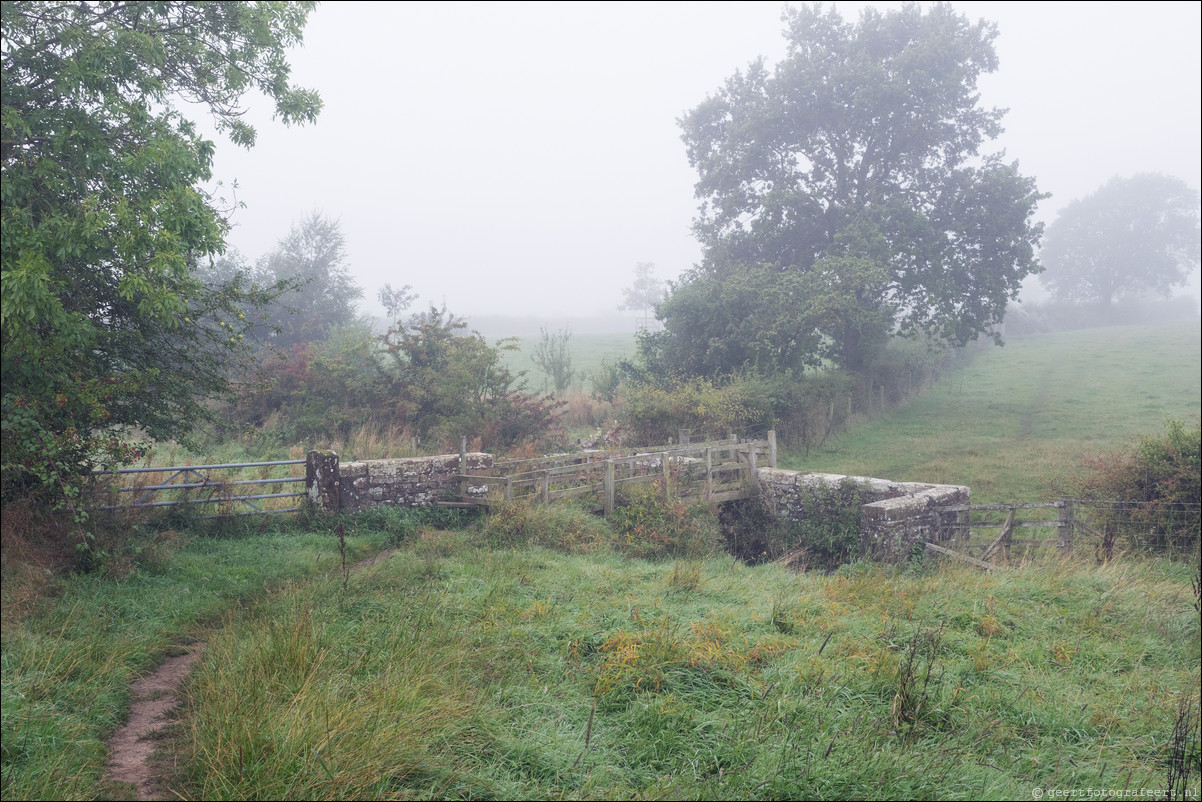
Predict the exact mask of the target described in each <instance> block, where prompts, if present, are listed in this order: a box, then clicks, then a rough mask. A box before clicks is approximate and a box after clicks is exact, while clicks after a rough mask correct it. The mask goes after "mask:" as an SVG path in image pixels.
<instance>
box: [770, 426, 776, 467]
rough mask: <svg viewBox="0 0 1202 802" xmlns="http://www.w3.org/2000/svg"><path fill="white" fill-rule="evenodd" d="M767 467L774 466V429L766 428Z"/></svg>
mask: <svg viewBox="0 0 1202 802" xmlns="http://www.w3.org/2000/svg"><path fill="white" fill-rule="evenodd" d="M768 467H769V468H775V467H776V429H769V430H768Z"/></svg>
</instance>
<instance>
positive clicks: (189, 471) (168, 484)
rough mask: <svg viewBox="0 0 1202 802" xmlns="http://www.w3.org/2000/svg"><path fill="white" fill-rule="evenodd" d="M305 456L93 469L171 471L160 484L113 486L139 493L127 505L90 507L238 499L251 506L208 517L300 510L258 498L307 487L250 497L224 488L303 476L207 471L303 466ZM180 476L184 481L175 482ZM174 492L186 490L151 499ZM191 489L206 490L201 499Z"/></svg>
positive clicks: (106, 507)
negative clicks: (221, 475)
mask: <svg viewBox="0 0 1202 802" xmlns="http://www.w3.org/2000/svg"><path fill="white" fill-rule="evenodd" d="M304 464H305V460H303V459H290V460H277V461H273V462H234V463H225V464H219V465H174V466H170V467H164V468H118V469H117V470H112V471H93V472H92V475H93V476H97V477H100V476H114V475H119V474H144V473H166V474H170V476H168V477H167V478H166V479H163V480H162V481H161V482H160V483H159V484H154V485H140V486H139V485H135V486H133V487H110V488H108V491H107V492H109V493H138V492H140V493H141V495H139V496H138V497H137V498H136V499H134V500H133V501H131V502H127V503H124V504H106V505H102V506H99V507H90V508H89V509H90V510H95V511H99V510H124V509H132V508H141V507H172V506H179V505H183V504H221V503H232V502H238V503H240V504H245V505H246V506H248V507H251V509H250V510H243V511H241V512H226V513H217V514H214V515H206V516H204V517H205V518H223V517H226V516H230V515H264V514H273V513H281V512H297V511H298V510H300V509H301V508H300V507H299V506H296V507H288V508H286V509H264V508H263V507H262V506H260V505H259V504H256V503H255V502H256V501H262V500H264V499H272V498H302V497H304V495H305V491H304V490H300V491H294V492H289V493H258V494H254V495H247V496H236V495H232V494H231V493H228V492H220V491H225V490H227V489H229V488H232V487H234V486H235V485H287V484H295V483H297V482H301V483H303V482H304V481H305V477H304V476H288V477H279V478H264V479H232V480H221V479H213V478H212V477H210V476H209V475H207V474H206V473H205V471H216V470H239V469H243V468H267V467H274V466H278V465H304ZM177 479H179V480H181V481H178V482H177V481H176V480H177ZM172 491H184V497H183V498H171V499H167V500H162V501H151V500H150V499H151V498H152V497H154V496H155V495H156V494H158V493H163V494H164V495H167V494H170V493H171V492H172ZM191 491H195V492H197V493H202V494H204V493H207V494H206V495H204V496H203V497H200V498H189V497H188V494H189V493H190V492H191Z"/></svg>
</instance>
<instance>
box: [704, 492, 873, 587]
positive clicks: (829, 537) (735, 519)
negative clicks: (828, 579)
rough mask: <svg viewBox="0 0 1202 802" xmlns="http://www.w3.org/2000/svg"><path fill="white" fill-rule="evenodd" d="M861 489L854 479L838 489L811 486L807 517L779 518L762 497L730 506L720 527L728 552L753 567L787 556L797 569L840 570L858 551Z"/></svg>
mask: <svg viewBox="0 0 1202 802" xmlns="http://www.w3.org/2000/svg"><path fill="white" fill-rule="evenodd" d="M863 503H864V499H863V490H862V489H861V487H860V486H859V485H858V484H856V483H855V482H852V481H851V480H844V481H843V482H842V483H841V484H840V485H839V486H838V487H833V488H828V487H807V488H805V489H804V490H803V491H802V501H801V506H802V508H803V509H804V510H805V518H804V519H802V520H800V521H784V520H781V518H779V517H778V516H777V515H776V514H775V513H774V512H773V511H772V509H771V508H770V507H769V506H768V504H767V502H766V501H765V500H764V499H763V498H758V497H757V498H752V499H746V500H744V501H740V502H736V503H733V504H728V505H726V509H724V510H723V513H722V526H723V530H724V533H725V536H726V544H727V550H728V551H730V553H731V554H733V555H734V556H736V557H738V558H739V559H741V560H743V561H745V562H749V563H753V564H755V563H759V562H764V561H768V560H778V559H781V558H786V557H787V558H789V562H790V563H791V564H793V565H807V566H812V567H815V568H825V569H830V568H836V567H838V566H840V565H843V564H845V563H847V562H848V561H849V560H851V559H853V558H854V557H855V556H856V555H858V554H859V551H860V508H861V507H862V506H863Z"/></svg>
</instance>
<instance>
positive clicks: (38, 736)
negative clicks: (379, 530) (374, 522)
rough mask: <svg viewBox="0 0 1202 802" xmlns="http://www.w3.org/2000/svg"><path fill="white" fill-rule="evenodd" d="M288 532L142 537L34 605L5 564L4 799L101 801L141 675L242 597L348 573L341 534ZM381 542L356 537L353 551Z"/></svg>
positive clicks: (276, 526) (280, 526)
mask: <svg viewBox="0 0 1202 802" xmlns="http://www.w3.org/2000/svg"><path fill="white" fill-rule="evenodd" d="M259 524H260V521H255V523H254V524H247V525H245V526H258V525H259ZM287 528H293V529H294V525H293V524H291V523H290V522H289V521H288V520H287V519H278V520H273V521H271V522H270V523H269V524H268V528H267V529H266V530H265V531H264V532H262V533H259V534H250V532H253V531H254V530H248V529H245V528H241V527H233V528H227V529H226V530H225V531H224V532H219V533H218V534H216V535H214V536H206V537H201V536H196V535H181V534H180V533H178V532H173V531H167V532H163V533H160V534H158V535H149V536H146V537H143V538H138V539H137V540H136V541H131V542H130V543H128V544H126V550H125V551H124V552H123V553H122V554H120V555H115V556H114V557H113V558H112V560H111V561H110V564H109V571H107V572H105V573H92V574H85V575H79V574H76V575H69V576H65V577H62V578H60V579H58V580H57V581H55V582H54V583H53V586H52V587H51V588H49V591H50V592H48V593H45V595H43V596H42V597H41V598H40V599H37V600H34V601H30V600H28V599H24V598H20V597H18V596H17V594H18V593H19V592H20V590H21V589H22V588H23V587H27V586H28V577H24V576H22V575H21V571H22V570H23V569H24V567H22V566H18V565H13V564H10V563H9V561H8V560H6V561H5V565H4V639H3V648H2V650H0V664H2V666H3V672H2V674H3V678H2V680H0V684H2V686H3V699H4V705H3V754H2V765H3V795H4V798H5V799H61V798H89V797H91V796H92V795H93V794H94V793H95V792H96V783H97V782H98V781H99V780H100V778H101V776H102V773H103V767H104V763H105V760H106V747H105V742H106V740H107V738H108V736H109V735H110V734H111V733H112V732H113V731H114V730H115V729H116V728H117V727H118V726H119V725H120V724H121V723H123V722H124V720H125V719H126V717H127V715H128V708H129V683H130V681H131V680H132V679H133V678H134V677H136V676H138V675H139V674H142V673H145V672H146V671H149V670H150V669H151V668H153V667H154V666H156V665H157V664H158V663H160V662H161V661H162V659H163V657H164V656H165V655H167V654H168V652H169V651H170V650H171V649H173V648H174V647H178V646H179V645H181V644H187V643H189V642H191V641H192V640H193V639H194V638H195V637H196V635H197V632H198V628H199V626H200V625H202V624H204V623H207V622H212V621H215V620H218V619H219V618H220V617H221V616H222V615H225V614H227V613H228V612H229V611H230V610H231V609H233V608H235V607H236V606H237V605H238V604H240V603H241V602H242V601H243V600H246V599H249V598H253V597H254V596H255V595H256V594H261V593H264V592H267V591H269V590H271V589H273V588H278V587H280V586H281V585H282V584H284V583H286V582H289V581H292V580H296V579H299V578H303V577H307V576H314V575H324V576H333V575H337V576H340V575H341V574H340V567H341V555H340V554H339V550H338V541H337V538H335V537H332V536H331V533H330V532H328V531H324V530H323V531H320V532H309V533H301V532H296V531H295V530H294V531H291V532H289V531H286V529H287ZM379 541H380V537H379V535H376V534H373V535H372V536H370V537H366V536H363V535H351V536H348V538H347V549H348V559H356V558H358V557H361V556H362V555H364V554H366V553H368V552H369V551H370V550H371V549H372V548H374V547H377V546H378V543H379ZM6 548H7V545H6ZM130 550H136V551H137V552H138V553H137V554H136V555H134V556H132V557H131V553H130ZM45 590H47V589H46V588H43V591H45Z"/></svg>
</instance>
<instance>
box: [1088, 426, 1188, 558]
mask: <svg viewBox="0 0 1202 802" xmlns="http://www.w3.org/2000/svg"><path fill="white" fill-rule="evenodd" d="M1084 467H1085V472H1084V474H1083V475H1081V476H1079V477H1078V478H1077V479H1076V481H1075V483H1074V486H1072V487H1071V488H1070V490H1071V491H1072V492H1073V493H1074V495H1076V496H1077V497H1078V498H1080V499H1082V500H1084V501H1086V502H1090V501H1096V502H1104V504H1103V505H1101V506H1098V507H1096V508H1095V521H1096V522H1097V523H1098V524H1099V526H1100V528H1102V529H1103V530H1104V531H1105V533H1106V535H1107V536H1108V537H1114V536H1117V535H1119V534H1123V535H1125V536H1126V538H1127V539H1128V541H1129V545H1130V546H1132V547H1135V548H1150V549H1153V550H1155V551H1169V552H1190V551H1192V550H1193V549H1194V548H1196V546H1197V544H1198V534H1199V521H1200V506H1202V476H1200V473H1202V426H1200V425H1199V419H1198V418H1197V417H1194V418H1193V424H1192V425H1188V424H1187V423H1185V422H1183V421H1180V420H1176V419H1174V418H1166V420H1165V430H1164V432H1163V433H1162V434H1161V435H1159V436H1150V435H1144V436H1141V437H1139V438H1138V439H1137V440H1136V441H1135V443H1134V445H1133V446H1132V447H1131V448H1130V449H1129V450H1127V451H1121V452H1116V453H1110V454H1103V455H1101V456H1099V457H1095V458H1093V459H1087V460H1086V461H1085V466H1084Z"/></svg>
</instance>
